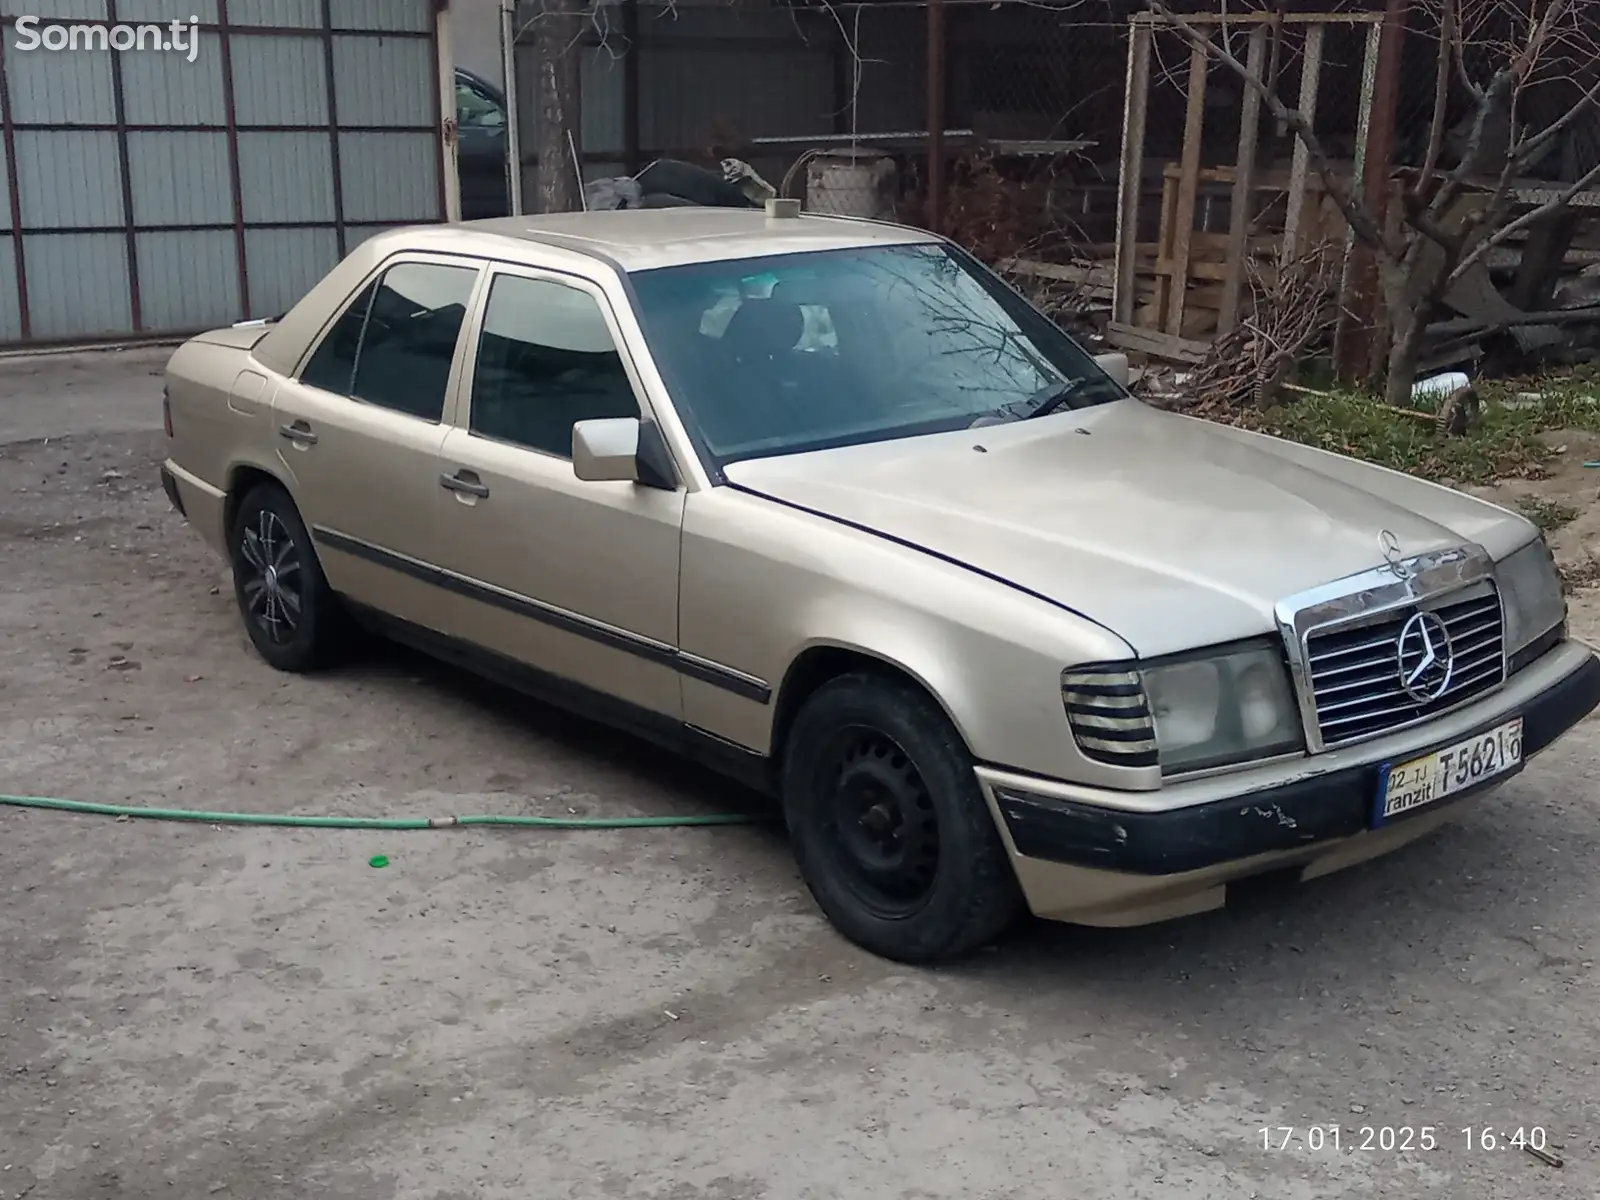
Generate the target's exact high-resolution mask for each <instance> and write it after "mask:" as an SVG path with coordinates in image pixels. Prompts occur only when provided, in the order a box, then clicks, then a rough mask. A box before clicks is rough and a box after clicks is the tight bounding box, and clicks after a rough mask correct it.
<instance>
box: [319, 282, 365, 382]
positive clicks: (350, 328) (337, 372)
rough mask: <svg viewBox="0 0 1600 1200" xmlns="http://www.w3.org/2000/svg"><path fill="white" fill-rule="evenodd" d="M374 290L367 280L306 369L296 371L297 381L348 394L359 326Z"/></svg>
mask: <svg viewBox="0 0 1600 1200" xmlns="http://www.w3.org/2000/svg"><path fill="white" fill-rule="evenodd" d="M377 290H378V288H377V284H374V283H369V284H368V285H367V286H366V287H365V288H363V289H362V290H361V294H360V295H359V296H357V297H356V298H355V301H354V302H353V303H352V304H351V305H350V307H349V308H347V309H345V310H344V316H342V317H340V318H339V319H338V320H337V321H336V322H334V326H333V328H332V329H330V330H328V332H327V333H326V334H325V335H324V336H323V339H322V344H321V345H320V346H318V347H317V352H316V353H315V354H313V355H312V356H311V361H310V362H308V363H307V364H306V369H305V370H304V371H301V372H300V382H301V383H305V384H309V385H310V386H312V387H314V388H321V389H322V390H323V391H325V392H333V393H334V394H335V395H338V396H348V395H349V394H350V385H351V383H353V382H354V381H355V377H356V353H357V352H358V351H359V350H360V349H361V327H362V326H363V325H365V324H366V323H367V309H369V308H371V307H372V293H373V292H375V291H377Z"/></svg>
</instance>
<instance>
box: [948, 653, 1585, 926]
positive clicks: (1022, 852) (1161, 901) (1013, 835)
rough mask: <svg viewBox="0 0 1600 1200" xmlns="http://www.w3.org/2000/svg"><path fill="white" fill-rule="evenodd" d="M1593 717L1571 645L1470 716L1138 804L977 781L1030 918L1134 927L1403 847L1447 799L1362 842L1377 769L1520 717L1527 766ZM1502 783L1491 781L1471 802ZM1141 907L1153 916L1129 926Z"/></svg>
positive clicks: (982, 775)
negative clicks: (1256, 885) (1249, 886)
mask: <svg viewBox="0 0 1600 1200" xmlns="http://www.w3.org/2000/svg"><path fill="white" fill-rule="evenodd" d="M1597 706H1600V660H1597V659H1596V657H1595V656H1594V654H1593V653H1592V652H1591V651H1590V650H1589V649H1588V648H1587V647H1586V646H1583V645H1582V644H1581V643H1576V642H1570V641H1569V642H1562V643H1560V644H1559V645H1557V646H1556V647H1555V648H1554V649H1552V650H1550V651H1549V652H1548V653H1547V654H1545V655H1543V656H1542V657H1541V658H1540V659H1538V660H1537V661H1536V662H1534V663H1531V664H1530V665H1529V666H1527V667H1526V668H1524V669H1523V670H1522V671H1519V672H1518V673H1517V674H1516V675H1514V676H1512V677H1511V679H1510V680H1508V681H1507V683H1506V684H1505V685H1504V686H1503V687H1501V688H1500V689H1499V690H1497V691H1496V692H1494V693H1493V694H1491V695H1489V696H1486V697H1485V698H1484V699H1482V700H1481V701H1479V702H1477V703H1475V704H1471V705H1468V706H1467V707H1465V708H1463V709H1461V710H1458V711H1457V712H1454V713H1451V714H1449V715H1448V716H1446V717H1442V718H1440V719H1439V720H1437V721H1433V722H1429V723H1428V724H1426V725H1423V726H1419V727H1417V728H1414V729H1408V730H1405V731H1404V732H1402V733H1398V734H1391V735H1389V736H1387V737H1383V738H1378V739H1374V740H1373V741H1371V742H1366V743H1363V744H1361V745H1358V746H1351V747H1346V748H1344V749H1342V750H1337V751H1331V752H1329V753H1326V754H1319V755H1317V756H1315V757H1313V758H1305V757H1299V758H1296V759H1293V760H1290V761H1285V762H1278V763H1272V764H1266V765H1263V766H1259V767H1255V768H1250V769H1247V770H1243V771H1235V772H1230V773H1228V774H1225V775H1217V776H1212V777H1209V778H1203V779H1197V780H1192V781H1184V782H1180V783H1176V784H1173V785H1171V786H1168V787H1165V788H1162V789H1160V790H1159V791H1156V792H1142V793H1130V792H1112V791H1108V790H1105V789H1097V788H1080V787H1076V786H1074V785H1070V784H1061V783H1055V782H1052V781H1044V780H1037V779H1031V778H1029V777H1027V776H1021V775H1016V774H1013V773H1011V772H1007V771H1001V770H997V769H994V768H989V767H980V768H979V770H978V775H979V780H980V783H981V784H982V786H983V790H984V794H985V797H986V799H987V800H988V803H989V805H990V809H991V812H992V813H993V815H994V816H995V818H996V820H997V821H998V822H999V824H1000V827H1001V829H1002V830H1003V833H1004V837H1005V840H1006V842H1007V847H1008V849H1009V850H1010V851H1011V853H1012V859H1013V864H1014V865H1015V866H1016V868H1017V874H1018V878H1019V880H1020V881H1021V882H1022V885H1023V890H1024V892H1026V893H1027V894H1028V899H1029V903H1030V905H1031V906H1032V907H1033V909H1034V911H1035V912H1036V913H1039V914H1040V915H1042V916H1057V917H1062V918H1064V919H1071V920H1087V921H1089V922H1090V923H1099V924H1138V923H1141V922H1142V921H1143V920H1157V919H1162V918H1163V917H1165V916H1172V915H1181V913H1183V912H1194V911H1201V910H1202V909H1204V908H1209V907H1215V906H1216V905H1217V904H1220V903H1221V902H1222V898H1223V897H1222V894H1221V888H1222V885H1223V884H1225V883H1226V882H1227V881H1228V880H1230V879H1237V878H1242V877H1244V876H1247V875H1250V874H1257V873H1261V872H1264V871H1269V870H1275V869H1278V868H1280V867H1285V866H1293V865H1297V864H1300V865H1305V866H1307V867H1308V871H1307V874H1313V873H1315V874H1321V873H1325V870H1332V869H1336V867H1337V866H1345V865H1349V864H1350V863H1353V862H1358V861H1361V860H1362V859H1365V858H1370V857H1374V856H1375V855H1377V854H1382V853H1385V852H1386V851H1387V850H1389V849H1393V848H1394V847H1396V846H1399V845H1402V844H1404V843H1405V842H1407V841H1411V840H1412V839H1413V838H1415V837H1417V836H1419V835H1420V834H1421V833H1423V832H1426V831H1427V829H1430V828H1432V827H1434V826H1435V825H1437V824H1439V823H1440V820H1441V819H1442V818H1443V816H1444V815H1445V813H1446V812H1447V811H1448V809H1449V808H1450V807H1453V805H1454V803H1455V800H1456V799H1457V797H1451V798H1450V799H1449V800H1446V801H1441V802H1436V803H1434V804H1429V805H1426V806H1423V807H1422V808H1419V809H1417V810H1415V812H1414V813H1412V814H1409V815H1406V816H1402V817H1399V818H1396V819H1393V820H1391V821H1389V822H1387V823H1385V824H1384V825H1382V826H1380V827H1379V828H1376V829H1369V825H1370V818H1371V812H1372V805H1373V798H1374V796H1375V794H1376V791H1377V788H1378V786H1379V775H1380V773H1381V771H1382V769H1383V765H1384V764H1385V763H1391V762H1395V761H1398V760H1401V759H1406V758H1412V757H1415V756H1417V755H1419V754H1425V753H1427V752H1428V751H1429V750H1431V749H1434V748H1437V747H1440V746H1445V745H1448V744H1449V743H1451V742H1455V741H1459V740H1461V739H1462V738H1466V737H1469V736H1471V735H1472V734H1473V733H1475V732H1478V731H1480V730H1483V729H1488V728H1491V727H1493V726H1494V725H1496V724H1498V723H1499V722H1501V721H1503V720H1506V719H1508V718H1510V717H1514V716H1518V715H1520V716H1521V717H1522V719H1523V761H1524V762H1526V761H1527V759H1529V758H1531V757H1532V756H1533V755H1535V754H1537V753H1538V752H1539V751H1541V750H1543V749H1545V748H1546V747H1547V746H1549V745H1550V744H1551V743H1552V742H1554V741H1555V740H1556V739H1557V738H1558V737H1560V736H1561V734H1563V733H1565V732H1566V731H1567V730H1568V729H1570V728H1571V727H1572V726H1573V725H1575V724H1576V723H1577V722H1578V721H1579V720H1581V719H1582V718H1583V717H1584V716H1586V715H1587V714H1588V713H1589V712H1591V711H1592V710H1594V709H1595V708H1596V707H1597ZM1508 778H1510V776H1509V775H1502V776H1498V777H1496V778H1494V779H1492V780H1489V781H1487V782H1486V784H1485V785H1484V787H1483V788H1482V789H1478V790H1488V789H1492V788H1493V787H1495V786H1497V785H1499V784H1500V783H1503V782H1505V781H1506V780H1507V779H1508ZM1472 794H1473V793H1472V792H1471V791H1468V792H1463V793H1461V797H1466V796H1470V795H1472ZM1324 858H1326V859H1327V860H1328V861H1327V862H1320V861H1318V860H1321V859H1324ZM1313 866H1314V867H1316V868H1318V869H1316V870H1310V869H1309V868H1311V867H1313ZM1074 873H1076V875H1074ZM1189 885H1192V886H1189ZM1213 893H1215V894H1213ZM1152 907H1153V910H1154V911H1153V913H1152V915H1148V916H1141V915H1140V913H1141V912H1142V911H1143V910H1144V909H1146V908H1152ZM1170 909H1175V910H1176V911H1168V910H1170ZM1096 914H1098V915H1099V916H1100V917H1101V918H1103V919H1099V920H1096V919H1095V917H1096Z"/></svg>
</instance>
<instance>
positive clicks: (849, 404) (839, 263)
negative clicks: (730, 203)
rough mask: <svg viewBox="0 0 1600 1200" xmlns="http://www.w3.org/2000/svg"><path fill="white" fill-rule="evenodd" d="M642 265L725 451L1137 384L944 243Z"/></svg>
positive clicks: (837, 438) (936, 420) (656, 314)
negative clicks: (1119, 376)
mask: <svg viewBox="0 0 1600 1200" xmlns="http://www.w3.org/2000/svg"><path fill="white" fill-rule="evenodd" d="M631 278H632V280H633V284H634V288H635V291H636V294H637V297H638V309H639V317H640V320H641V322H642V323H643V325H644V330H645V335H646V337H647V338H648V340H649V343H650V348H651V351H652V353H653V354H654V356H655V359H656V363H657V365H658V366H659V367H660V368H661V371H662V374H663V376H664V377H665V379H666V381H667V386H668V387H669V388H670V389H671V391H672V394H673V398H674V400H675V401H676V403H677V406H678V409H679V411H680V413H681V414H682V416H683V418H684V420H685V421H686V422H688V423H689V424H690V426H691V428H692V429H693V430H694V431H695V432H696V433H697V434H698V436H699V437H700V439H701V440H702V441H703V442H704V443H705V445H706V446H707V447H708V448H709V450H710V452H711V454H712V456H713V457H714V458H715V459H716V460H717V461H718V462H719V463H728V462H733V461H737V460H739V459H744V458H759V457H765V456H770V455H778V454H795V453H799V452H802V451H806V450H819V449H824V448H827V447H832V446H847V445H854V444H858V443H862V442H877V441H887V440H889V439H892V438H902V437H911V436H915V435H918V434H925V433H938V432H943V431H947V430H953V429H964V428H967V427H968V426H971V425H972V424H974V423H975V422H981V421H984V420H985V419H987V420H988V421H989V422H994V421H1006V420H1019V419H1023V418H1025V417H1027V416H1029V415H1030V414H1032V413H1034V412H1036V411H1037V412H1041V413H1042V412H1046V411H1052V410H1060V409H1064V408H1082V407H1085V406H1087V405H1091V404H1103V403H1106V402H1107V401H1111V400H1116V399H1119V398H1120V397H1122V396H1124V395H1125V394H1126V393H1125V392H1123V390H1122V389H1121V388H1120V387H1119V386H1118V385H1117V384H1116V383H1115V382H1114V381H1113V380H1112V379H1111V378H1110V376H1108V375H1106V374H1105V372H1103V371H1102V370H1101V369H1100V368H1099V367H1098V366H1097V365H1096V364H1095V362H1094V360H1093V358H1092V357H1091V356H1090V355H1089V354H1087V353H1086V352H1085V351H1084V350H1083V349H1082V348H1081V347H1080V346H1079V345H1078V344H1077V343H1076V342H1074V341H1073V340H1072V339H1071V338H1069V337H1068V336H1067V335H1066V334H1065V333H1063V332H1062V331H1061V330H1060V329H1058V328H1057V327H1056V326H1055V325H1054V324H1052V323H1051V322H1050V321H1049V320H1048V319H1047V318H1046V317H1044V316H1043V315H1042V314H1041V313H1040V312H1039V311H1038V310H1036V309H1035V308H1033V307H1032V306H1031V305H1030V304H1028V303H1027V302H1026V301H1025V300H1023V299H1022V298H1021V297H1020V296H1018V295H1017V294H1016V293H1015V292H1013V291H1012V290H1011V289H1010V288H1008V287H1006V286H1005V284H1003V283H1001V282H1000V280H998V279H997V278H995V277H994V276H993V275H991V274H990V273H989V272H987V271H986V270H985V269H984V268H982V267H981V266H979V265H978V264H977V263H976V262H974V261H972V260H970V259H968V258H967V257H966V255H965V254H964V253H962V252H960V251H955V250H952V249H950V248H948V247H946V246H943V245H937V244H923V245H908V246H874V247H864V248H853V249H847V250H826V251H813V252H808V253H800V254H785V255H775V256H771V257H764V258H753V259H740V260H736V261H731V262H713V263H696V264H694V265H691V266H683V267H663V268H659V269H656V270H651V271H640V272H636V273H635V274H633V275H632V276H631Z"/></svg>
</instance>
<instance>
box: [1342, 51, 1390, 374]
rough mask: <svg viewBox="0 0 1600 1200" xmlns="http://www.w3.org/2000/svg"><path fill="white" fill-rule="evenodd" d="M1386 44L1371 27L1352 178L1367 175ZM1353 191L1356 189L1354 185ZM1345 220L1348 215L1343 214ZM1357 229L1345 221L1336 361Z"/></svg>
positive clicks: (1345, 333)
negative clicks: (1380, 58)
mask: <svg viewBox="0 0 1600 1200" xmlns="http://www.w3.org/2000/svg"><path fill="white" fill-rule="evenodd" d="M1382 45H1383V26H1382V25H1371V26H1368V27H1367V48H1366V52H1365V53H1364V54H1363V55H1362V59H1361V104H1360V107H1359V108H1358V109H1357V111H1356V160H1355V169H1354V170H1353V171H1352V172H1351V176H1350V177H1351V180H1352V182H1353V181H1354V180H1358V179H1365V178H1366V177H1367V141H1368V139H1369V138H1370V137H1371V136H1372V105H1373V99H1374V97H1375V96H1376V95H1377V91H1378V51H1379V48H1380V47H1381V46H1382ZM1351 191H1352V193H1353V192H1354V191H1355V188H1354V187H1352V188H1351ZM1339 216H1340V220H1343V217H1344V214H1342V213H1341V214H1339ZM1355 248H1356V231H1355V230H1354V229H1353V228H1352V227H1351V226H1350V225H1349V223H1348V222H1346V223H1345V235H1344V252H1343V255H1342V261H1341V263H1340V266H1339V314H1340V315H1339V319H1338V321H1337V323H1336V325H1335V327H1334V331H1333V361H1334V362H1336V363H1342V362H1343V361H1344V359H1345V351H1344V340H1345V339H1346V338H1347V337H1349V335H1350V320H1349V314H1350V313H1351V312H1352V311H1353V310H1352V308H1351V305H1352V303H1353V301H1354V297H1353V296H1352V295H1351V292H1352V290H1353V289H1354V287H1355V274H1356V266H1357V264H1356V254H1355Z"/></svg>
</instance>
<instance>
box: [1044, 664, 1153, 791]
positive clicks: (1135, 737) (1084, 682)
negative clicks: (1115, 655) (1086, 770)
mask: <svg viewBox="0 0 1600 1200" xmlns="http://www.w3.org/2000/svg"><path fill="white" fill-rule="evenodd" d="M1061 703H1062V704H1063V705H1065V706H1066V710H1067V724H1069V725H1070V726H1071V727H1072V736H1073V738H1075V739H1076V740H1077V743H1078V749H1080V750H1082V751H1083V753H1084V755H1085V756H1086V757H1088V758H1092V759H1095V760H1096V761H1098V762H1103V763H1110V764H1111V765H1112V766H1115V767H1153V766H1155V765H1156V763H1157V762H1158V761H1159V759H1158V757H1157V754H1156V731H1155V723H1154V722H1153V721H1152V720H1151V719H1150V704H1149V701H1148V700H1146V699H1145V694H1144V685H1143V684H1142V683H1140V682H1139V676H1138V675H1136V674H1135V673H1134V672H1132V671H1106V670H1094V669H1092V668H1091V669H1089V670H1077V671H1068V672H1067V673H1065V674H1064V675H1062V676H1061Z"/></svg>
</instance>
